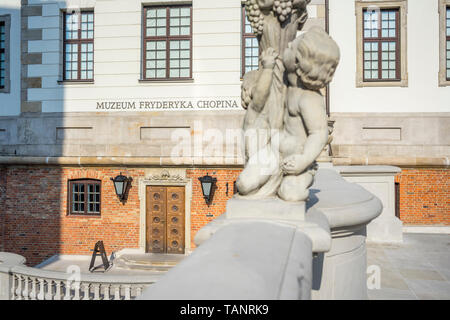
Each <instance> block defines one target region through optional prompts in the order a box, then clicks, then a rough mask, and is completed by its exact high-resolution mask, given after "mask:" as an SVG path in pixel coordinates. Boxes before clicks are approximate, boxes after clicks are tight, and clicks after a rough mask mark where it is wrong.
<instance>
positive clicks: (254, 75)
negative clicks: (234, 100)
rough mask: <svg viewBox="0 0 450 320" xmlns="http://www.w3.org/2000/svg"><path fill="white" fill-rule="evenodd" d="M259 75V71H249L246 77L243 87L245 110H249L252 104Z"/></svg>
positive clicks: (242, 99)
mask: <svg viewBox="0 0 450 320" xmlns="http://www.w3.org/2000/svg"><path fill="white" fill-rule="evenodd" d="M258 75H259V71H258V70H253V71H249V72H247V73H246V74H245V75H244V79H243V80H242V86H241V101H242V107H243V108H244V109H247V108H248V106H249V105H250V103H251V102H252V99H253V97H252V95H253V88H254V87H255V85H256V82H257V81H258Z"/></svg>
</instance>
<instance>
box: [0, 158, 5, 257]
mask: <svg viewBox="0 0 450 320" xmlns="http://www.w3.org/2000/svg"><path fill="white" fill-rule="evenodd" d="M5 200H6V168H5V167H0V251H4V241H3V229H4V227H5V223H4V219H5V215H6V213H5V205H6V203H5Z"/></svg>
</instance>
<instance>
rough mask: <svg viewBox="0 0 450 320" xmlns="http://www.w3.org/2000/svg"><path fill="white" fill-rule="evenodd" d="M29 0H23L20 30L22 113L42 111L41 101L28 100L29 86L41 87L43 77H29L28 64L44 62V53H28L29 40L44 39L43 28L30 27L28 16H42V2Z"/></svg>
mask: <svg viewBox="0 0 450 320" xmlns="http://www.w3.org/2000/svg"><path fill="white" fill-rule="evenodd" d="M28 2H29V1H28V0H22V6H21V10H20V11H21V19H22V23H21V25H22V27H21V32H20V38H21V39H20V40H21V41H20V42H21V89H20V90H21V94H20V97H21V98H20V99H21V103H20V111H21V113H28V112H31V113H41V112H42V102H41V101H28V88H41V87H42V78H41V77H33V78H28V66H29V65H35V64H42V53H28V41H31V40H33V41H34V40H42V32H43V31H42V28H36V29H29V28H28V17H36V16H42V4H33V5H31V4H29V3H28Z"/></svg>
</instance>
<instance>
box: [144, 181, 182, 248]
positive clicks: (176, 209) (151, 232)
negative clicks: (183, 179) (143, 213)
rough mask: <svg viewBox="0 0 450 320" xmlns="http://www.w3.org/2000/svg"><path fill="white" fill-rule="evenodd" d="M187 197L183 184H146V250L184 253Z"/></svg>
mask: <svg viewBox="0 0 450 320" xmlns="http://www.w3.org/2000/svg"><path fill="white" fill-rule="evenodd" d="M184 201H185V195H184V187H158V186H156V187H155V186H148V187H147V208H146V209H147V230H146V246H147V248H146V251H147V252H152V253H179V254H183V253H184V245H185V243H184V237H185V224H184V223H185V202H184Z"/></svg>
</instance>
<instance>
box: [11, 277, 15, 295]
mask: <svg viewBox="0 0 450 320" xmlns="http://www.w3.org/2000/svg"><path fill="white" fill-rule="evenodd" d="M11 300H16V275H15V274H13V275H12V286H11Z"/></svg>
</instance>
